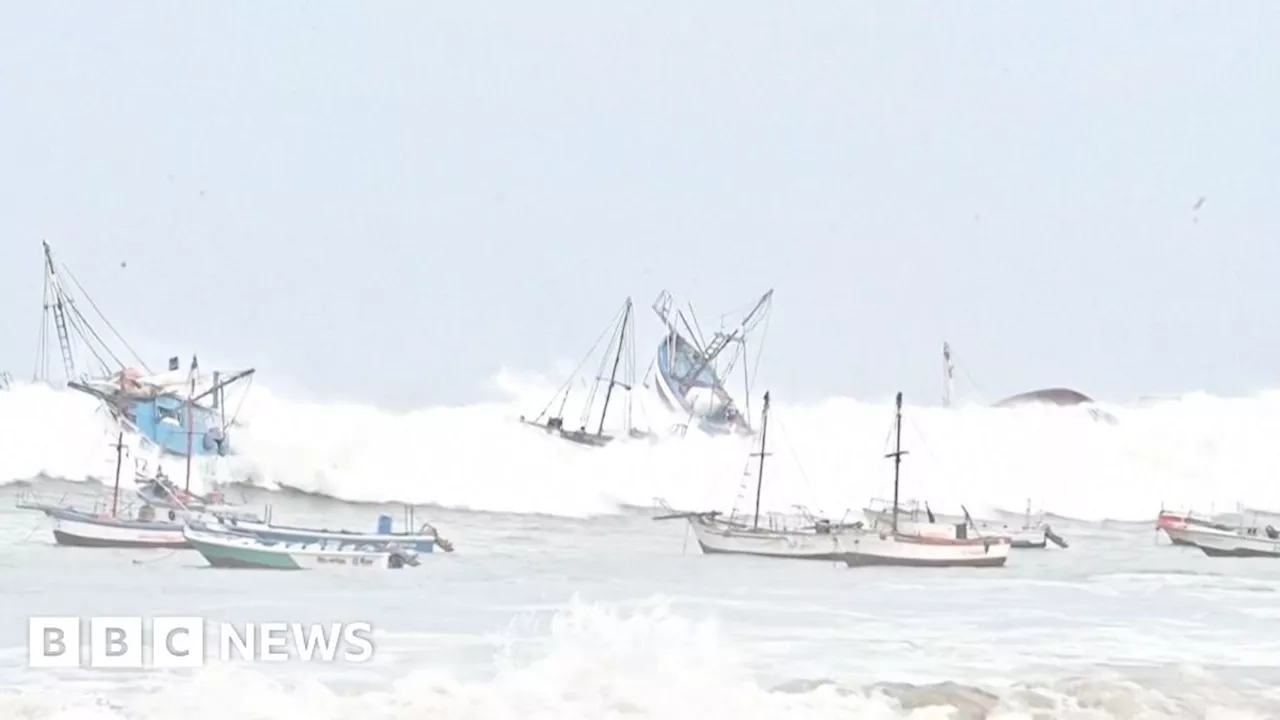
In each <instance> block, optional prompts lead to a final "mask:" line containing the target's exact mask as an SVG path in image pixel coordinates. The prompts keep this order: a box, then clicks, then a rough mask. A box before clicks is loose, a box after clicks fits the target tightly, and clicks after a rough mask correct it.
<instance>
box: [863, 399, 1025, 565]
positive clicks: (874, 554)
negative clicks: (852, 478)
mask: <svg viewBox="0 0 1280 720" xmlns="http://www.w3.org/2000/svg"><path fill="white" fill-rule="evenodd" d="M896 406H897V409H896V414H895V423H894V424H895V433H894V435H895V441H894V451H893V452H891V453H889V454H888V455H886V457H890V458H893V504H892V505H891V510H892V512H891V514H890V517H889V522H888V524H887V525H886V524H884V523H882V522H880V521H879V518H877V522H876V523H875V524H874V525H873V526H872V527H870V528H867V529H865V530H858V531H853V532H849V533H845V534H842V535H841V536H840V544H841V547H842V550H843V551H844V561H845V563H846V564H847V565H848V566H849V567H863V566H867V565H894V566H902V567H975V568H976V567H1002V566H1003V565H1004V564H1005V563H1006V562H1007V561H1008V559H1009V550H1010V549H1011V548H1012V546H1013V542H1012V539H1011V538H1009V537H1008V536H999V535H997V536H983V535H981V534H976V528H975V529H974V530H975V534H976V536H975V537H970V536H969V529H970V528H971V527H972V523H971V521H969V511H968V510H965V509H964V507H963V506H961V509H962V510H964V514H965V518H966V521H967V522H966V523H964V524H957V525H954V526H952V527H953V528H954V530H953V531H952V533H951V534H950V536H947V535H943V534H942V533H937V534H933V533H925V532H922V531H921V529H920V528H919V527H914V528H913V527H911V526H903V525H900V524H899V522H898V515H899V508H900V503H899V501H898V497H899V489H900V470H901V466H902V456H903V455H905V454H906V451H904V450H903V449H902V393H901V392H899V393H898V395H897V400H896Z"/></svg>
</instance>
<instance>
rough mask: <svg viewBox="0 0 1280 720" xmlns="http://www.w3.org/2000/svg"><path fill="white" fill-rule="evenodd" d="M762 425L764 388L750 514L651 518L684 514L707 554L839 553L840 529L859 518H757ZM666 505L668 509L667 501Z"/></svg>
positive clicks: (831, 556)
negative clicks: (797, 521) (798, 521)
mask: <svg viewBox="0 0 1280 720" xmlns="http://www.w3.org/2000/svg"><path fill="white" fill-rule="evenodd" d="M768 430H769V393H767V392H766V393H765V394H764V407H763V408H762V409H761V411H760V451H759V452H757V453H752V455H753V456H754V457H758V458H759V459H760V460H759V466H758V470H757V475H756V492H755V511H754V512H753V513H752V514H751V515H750V516H747V517H742V516H739V515H738V513H737V510H736V508H735V510H734V511H733V512H732V513H730V514H729V516H728V517H723V516H721V514H720V513H719V512H718V511H711V512H669V513H667V514H664V515H659V516H657V517H655V518H654V520H676V519H686V520H688V521H689V526H690V528H692V530H693V534H694V536H695V537H696V538H697V539H698V546H699V547H700V548H701V549H702V552H703V553H704V554H707V555H717V554H726V555H756V556H760V557H772V558H785V559H792V560H841V559H843V550H842V549H841V547H840V534H841V533H842V532H844V531H845V530H848V529H851V528H858V527H861V523H855V524H853V525H844V524H840V523H832V522H830V521H829V520H826V519H825V518H818V517H814V516H812V515H808V514H807V513H806V515H805V517H804V518H803V523H802V524H800V525H798V526H790V524H789V523H787V522H786V519H785V518H780V517H779V516H778V515H777V514H774V513H770V514H769V515H768V516H766V518H764V519H765V521H766V523H767V524H763V525H762V524H761V519H762V518H761V515H760V496H761V492H762V489H763V487H764V459H765V458H766V457H767V456H768V455H769V453H767V452H766V451H765V447H766V445H765V441H766V438H767V437H768ZM666 509H667V510H670V508H669V507H667V508H666ZM780 520H781V522H779V521H780Z"/></svg>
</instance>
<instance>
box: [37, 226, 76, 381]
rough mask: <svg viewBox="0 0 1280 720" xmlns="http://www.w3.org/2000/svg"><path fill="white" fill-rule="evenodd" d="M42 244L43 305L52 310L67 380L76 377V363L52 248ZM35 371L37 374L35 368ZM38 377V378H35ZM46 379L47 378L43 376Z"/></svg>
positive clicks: (47, 244)
mask: <svg viewBox="0 0 1280 720" xmlns="http://www.w3.org/2000/svg"><path fill="white" fill-rule="evenodd" d="M43 244H44V268H45V270H44V271H45V279H44V281H45V296H46V297H45V305H44V309H45V310H46V311H48V310H50V309H52V310H53V324H54V327H55V328H56V331H57V333H58V348H59V349H60V350H61V351H62V369H63V372H65V373H66V379H67V381H68V382H70V381H72V380H74V379H75V377H76V363H75V359H74V358H73V357H72V354H71V335H70V334H69V333H68V332H67V313H66V307H65V305H64V304H63V294H62V286H61V284H60V283H59V282H58V273H57V271H56V270H55V269H54V264H53V250H51V249H50V248H49V243H47V242H45V243H43ZM50 290H52V291H53V304H52V305H51V304H49V298H48V294H49V291H50ZM36 373H37V374H39V369H38V368H37V370H36ZM37 379H40V378H37ZM45 379H47V378H45Z"/></svg>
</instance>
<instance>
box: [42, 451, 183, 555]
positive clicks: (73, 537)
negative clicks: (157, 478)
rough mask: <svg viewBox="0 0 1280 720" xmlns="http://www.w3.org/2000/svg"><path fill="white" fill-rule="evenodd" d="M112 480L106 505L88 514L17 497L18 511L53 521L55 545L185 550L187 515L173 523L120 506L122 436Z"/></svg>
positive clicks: (149, 510) (149, 512)
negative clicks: (30, 512)
mask: <svg viewBox="0 0 1280 720" xmlns="http://www.w3.org/2000/svg"><path fill="white" fill-rule="evenodd" d="M114 447H115V449H116V479H115V487H114V489H113V491H112V495H111V502H110V503H109V504H107V503H104V502H102V501H98V502H95V503H94V508H93V509H92V510H81V509H79V508H76V507H75V506H73V505H70V504H66V503H50V502H43V501H39V500H36V499H33V498H30V497H28V496H25V495H24V496H20V497H19V499H18V503H17V505H18V507H19V508H22V509H25V510H37V511H40V512H43V513H44V514H45V515H46V516H48V517H49V518H50V519H51V520H53V539H54V541H55V542H57V543H58V544H59V545H70V546H73V547H94V548H170V549H177V548H185V547H187V541H186V539H185V538H184V537H183V536H182V528H183V525H184V524H185V522H186V520H187V519H188V517H189V515H188V514H187V513H183V514H182V515H180V516H175V518H174V519H170V520H165V519H157V518H156V516H155V508H153V507H151V506H150V505H142V506H141V507H138V508H137V509H136V511H135V512H133V513H130V512H129V510H130V508H129V507H128V506H124V507H122V506H121V503H120V464H121V459H122V458H123V451H124V448H125V445H124V433H123V432H121V433H120V435H119V437H118V439H117V441H116V444H115V445H114Z"/></svg>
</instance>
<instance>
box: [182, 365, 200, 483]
mask: <svg viewBox="0 0 1280 720" xmlns="http://www.w3.org/2000/svg"><path fill="white" fill-rule="evenodd" d="M197 367H198V366H197V364H196V356H195V355H192V356H191V390H190V391H189V392H188V393H187V481H186V488H185V489H186V491H187V492H191V438H192V435H194V434H195V427H194V425H193V423H194V422H195V419H194V414H193V413H192V411H191V408H192V407H194V406H195V400H193V398H194V397H195V394H196V368H197Z"/></svg>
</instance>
